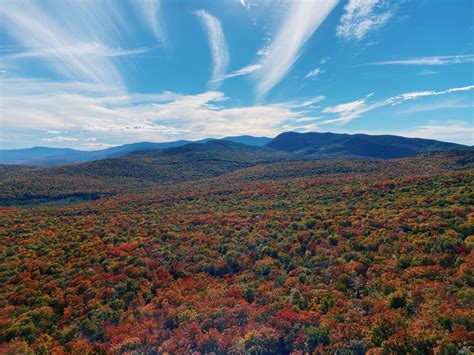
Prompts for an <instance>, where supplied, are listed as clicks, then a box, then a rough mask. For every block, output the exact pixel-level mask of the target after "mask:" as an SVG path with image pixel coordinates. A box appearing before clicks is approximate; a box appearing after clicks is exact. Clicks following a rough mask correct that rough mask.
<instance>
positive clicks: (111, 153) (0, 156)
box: [0, 136, 271, 166]
mask: <svg viewBox="0 0 474 355" xmlns="http://www.w3.org/2000/svg"><path fill="white" fill-rule="evenodd" d="M210 140H212V138H206V139H201V140H198V141H188V140H178V141H172V142H163V143H153V142H139V143H131V144H124V145H120V146H116V147H111V148H107V149H102V150H95V151H82V150H76V149H70V148H49V147H33V148H26V149H6V150H0V164H23V165H34V166H59V165H65V164H75V163H81V162H87V161H93V160H100V159H107V158H112V157H117V156H121V155H126V154H129V153H133V152H138V151H150V150H160V149H166V148H175V147H181V146H183V145H186V144H189V143H205V142H208V141H210ZM223 140H226V141H231V142H235V143H241V144H246V145H250V146H259V147H261V146H264V145H265V144H267V143H268V142H270V141H271V138H267V137H252V136H234V137H225V138H223Z"/></svg>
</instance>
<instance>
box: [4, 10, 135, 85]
mask: <svg viewBox="0 0 474 355" xmlns="http://www.w3.org/2000/svg"><path fill="white" fill-rule="evenodd" d="M46 6H47V5H46V4H45V3H40V4H38V3H34V2H22V1H19V2H11V1H8V2H3V3H2V6H1V7H0V20H1V21H0V24H1V25H0V26H2V27H3V28H4V30H5V31H6V32H7V33H8V35H9V36H10V37H12V38H13V39H15V40H16V41H17V43H18V44H19V45H20V46H21V47H22V48H23V49H24V50H23V51H20V52H19V53H17V54H13V55H14V56H15V55H16V57H17V58H21V57H33V56H37V57H40V58H41V59H42V60H44V61H45V63H46V64H47V65H48V66H49V67H50V68H52V69H53V70H55V71H56V72H58V73H60V74H62V75H64V76H66V77H67V78H72V79H76V80H81V81H87V82H95V83H102V84H105V85H114V86H123V78H122V75H121V73H120V71H119V70H118V69H117V67H116V63H115V62H114V61H112V57H114V56H124V55H126V54H127V53H126V52H125V51H126V50H123V49H113V48H120V46H118V45H116V43H115V40H114V38H115V36H116V34H117V32H118V29H117V25H116V23H118V22H119V21H118V20H117V19H116V18H112V17H113V16H115V13H113V12H112V11H108V12H107V11H105V10H104V9H102V6H103V4H102V3H95V2H83V3H82V2H81V3H69V2H61V3H59V4H58V5H57V6H56V7H57V8H54V9H53V10H54V11H53V10H51V9H49V10H51V11H45V8H44V7H46ZM59 12H60V15H58V13H59ZM84 16H87V18H88V22H87V26H84V22H83V21H82V20H83V18H84ZM77 44H79V45H77ZM81 52H82V53H84V52H89V54H90V53H91V52H93V53H94V54H95V55H87V54H86V55H80V53H81ZM135 53H136V52H135ZM128 54H131V53H130V52H129V53H128ZM5 59H7V58H5Z"/></svg>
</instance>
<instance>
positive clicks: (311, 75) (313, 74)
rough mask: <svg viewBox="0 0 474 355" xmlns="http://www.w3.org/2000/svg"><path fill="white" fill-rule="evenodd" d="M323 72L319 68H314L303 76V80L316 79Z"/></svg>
mask: <svg viewBox="0 0 474 355" xmlns="http://www.w3.org/2000/svg"><path fill="white" fill-rule="evenodd" d="M322 72H323V71H322V70H321V68H315V69H313V70H311V71H310V72H309V73H308V74H306V75H305V78H312V79H314V78H316V77H317V76H318V75H319V74H321V73H322Z"/></svg>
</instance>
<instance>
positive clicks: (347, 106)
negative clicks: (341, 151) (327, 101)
mask: <svg viewBox="0 0 474 355" xmlns="http://www.w3.org/2000/svg"><path fill="white" fill-rule="evenodd" d="M470 90H474V85H469V86H463V87H458V88H451V89H447V90H442V91H433V90H427V91H415V92H409V93H404V94H401V95H397V96H392V97H389V98H387V99H384V100H379V101H372V102H371V101H368V99H369V98H370V97H371V96H372V95H373V93H372V94H369V95H367V96H366V97H365V98H363V99H359V100H355V101H351V102H347V103H343V104H339V105H335V106H329V107H326V108H325V109H323V112H324V113H329V114H336V117H335V118H331V119H327V120H325V121H321V122H319V125H323V124H334V123H336V124H345V123H348V122H350V121H352V120H353V119H355V118H357V117H360V116H361V115H362V114H363V113H366V112H369V111H372V110H374V109H377V108H379V107H383V106H389V105H392V106H393V105H399V104H402V103H403V102H406V101H412V100H417V99H419V98H423V97H430V96H439V95H447V94H451V93H455V92H463V91H470Z"/></svg>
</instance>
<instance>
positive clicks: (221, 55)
mask: <svg viewBox="0 0 474 355" xmlns="http://www.w3.org/2000/svg"><path fill="white" fill-rule="evenodd" d="M196 15H197V16H198V17H199V18H200V20H201V22H202V24H203V26H204V28H205V30H206V34H207V39H208V42H209V47H210V48H211V55H212V63H213V68H212V77H211V80H210V81H209V88H210V89H216V88H217V87H218V86H219V82H220V80H219V79H220V78H223V77H224V75H225V72H226V71H227V67H228V65H229V61H230V60H229V50H228V49H227V44H226V42H225V37H224V31H223V30H222V26H221V23H220V21H219V20H218V19H217V18H215V17H214V16H212V15H211V14H210V13H208V12H207V11H205V10H199V11H197V12H196Z"/></svg>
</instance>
